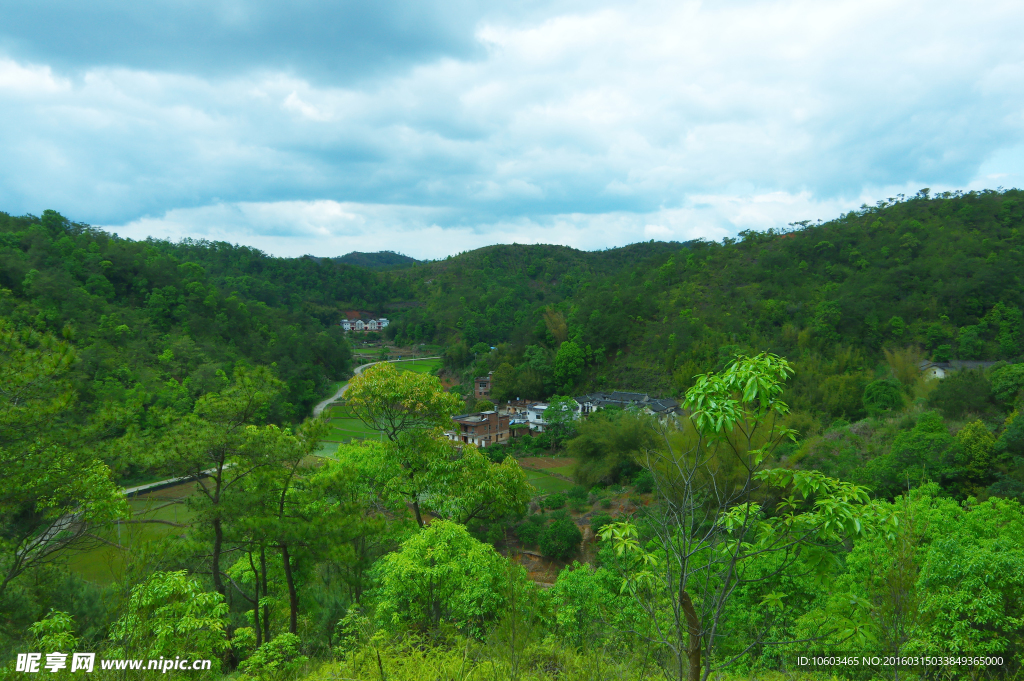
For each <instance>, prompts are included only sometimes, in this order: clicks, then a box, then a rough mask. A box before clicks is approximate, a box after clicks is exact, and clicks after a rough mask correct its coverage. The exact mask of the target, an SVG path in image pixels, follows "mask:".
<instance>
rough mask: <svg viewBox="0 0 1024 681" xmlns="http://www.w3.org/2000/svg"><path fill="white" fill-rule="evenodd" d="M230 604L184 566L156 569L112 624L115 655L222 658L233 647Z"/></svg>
mask: <svg viewBox="0 0 1024 681" xmlns="http://www.w3.org/2000/svg"><path fill="white" fill-rule="evenodd" d="M227 614H228V605H227V603H225V602H224V599H223V597H222V596H221V595H220V594H218V593H212V592H209V591H204V590H203V588H202V586H201V585H200V584H199V582H198V580H196V579H195V578H193V577H189V576H188V574H187V573H186V572H185V571H184V570H180V571H177V572H154V573H153V574H152V575H150V577H149V578H148V579H146V581H145V582H143V583H141V584H139V585H137V586H135V587H133V588H132V590H131V594H130V596H129V598H128V603H127V604H126V607H125V610H124V613H123V614H122V615H121V617H120V618H119V619H118V620H117V621H116V622H115V623H114V624H113V626H112V627H111V629H110V640H111V642H112V643H113V645H114V646H115V651H112V652H114V654H113V655H112V657H148V658H157V657H174V656H175V655H181V656H189V657H193V658H194V657H207V658H216V656H217V653H219V652H220V651H222V650H224V649H225V648H227V646H228V641H227V638H226V636H225V629H226V624H227V623H226V617H227Z"/></svg>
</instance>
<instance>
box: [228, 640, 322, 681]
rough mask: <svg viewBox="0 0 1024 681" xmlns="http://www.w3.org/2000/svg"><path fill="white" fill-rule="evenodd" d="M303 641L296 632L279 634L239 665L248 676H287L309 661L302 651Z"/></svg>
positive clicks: (267, 677)
mask: <svg viewBox="0 0 1024 681" xmlns="http://www.w3.org/2000/svg"><path fill="white" fill-rule="evenodd" d="M301 646H302V642H301V641H300V640H299V637H298V636H296V635H295V634H279V635H278V636H275V637H274V639H273V640H272V641H268V642H267V643H264V644H263V645H261V646H260V647H259V648H257V649H256V652H254V653H253V654H252V657H250V658H249V659H248V660H245V661H244V662H242V663H241V664H240V665H238V668H239V670H241V671H242V672H244V673H245V674H246V676H247V677H255V678H257V679H273V678H285V677H288V676H292V675H294V674H296V673H297V672H298V671H299V670H300V669H301V668H302V665H304V664H305V663H306V662H308V661H309V658H307V657H306V656H305V655H303V654H302V653H301V652H300V649H301Z"/></svg>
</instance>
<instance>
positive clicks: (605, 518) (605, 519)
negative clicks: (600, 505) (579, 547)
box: [590, 513, 615, 535]
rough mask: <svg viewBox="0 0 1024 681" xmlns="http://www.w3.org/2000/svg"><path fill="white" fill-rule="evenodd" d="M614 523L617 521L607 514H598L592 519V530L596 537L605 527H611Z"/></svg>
mask: <svg viewBox="0 0 1024 681" xmlns="http://www.w3.org/2000/svg"><path fill="white" fill-rule="evenodd" d="M614 522H615V519H614V518H612V517H611V516H610V515H608V514H607V513H596V514H594V515H593V516H592V517H591V518H590V529H592V530H593V531H594V534H595V535H596V534H598V533H599V532H600V531H601V530H602V529H604V527H605V525H611V524H612V523H614Z"/></svg>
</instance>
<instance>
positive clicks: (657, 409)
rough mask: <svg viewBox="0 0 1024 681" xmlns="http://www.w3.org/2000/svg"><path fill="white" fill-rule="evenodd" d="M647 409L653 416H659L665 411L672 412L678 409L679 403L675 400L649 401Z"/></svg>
mask: <svg viewBox="0 0 1024 681" xmlns="http://www.w3.org/2000/svg"><path fill="white" fill-rule="evenodd" d="M646 406H647V408H648V409H650V410H651V411H653V412H654V413H655V414H661V413H663V412H666V411H672V410H673V409H677V408H678V407H679V403H678V402H676V401H675V400H671V399H664V400H651V401H650V402H648V403H647V405H646Z"/></svg>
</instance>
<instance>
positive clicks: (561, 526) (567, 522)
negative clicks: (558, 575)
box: [540, 517, 583, 560]
mask: <svg viewBox="0 0 1024 681" xmlns="http://www.w3.org/2000/svg"><path fill="white" fill-rule="evenodd" d="M581 541H583V533H582V532H580V528H578V527H576V523H574V522H573V521H572V519H571V518H566V517H561V518H558V519H557V520H555V522H553V523H551V524H550V525H548V526H547V527H546V528H544V531H543V532H542V533H541V535H540V550H541V552H542V553H543V554H544V555H545V556H548V557H549V558H556V559H558V560H567V559H568V558H569V557H570V556H572V555H573V554H574V553H576V549H578V548H579V545H580V542H581Z"/></svg>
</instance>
